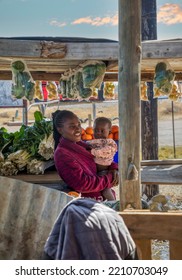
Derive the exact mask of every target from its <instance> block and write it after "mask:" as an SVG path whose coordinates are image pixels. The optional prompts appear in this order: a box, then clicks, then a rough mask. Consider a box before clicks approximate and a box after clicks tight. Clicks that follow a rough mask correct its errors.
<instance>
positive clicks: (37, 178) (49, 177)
mask: <svg viewBox="0 0 182 280" xmlns="http://www.w3.org/2000/svg"><path fill="white" fill-rule="evenodd" d="M7 177H8V178H12V179H16V180H21V181H24V182H29V183H34V184H40V185H41V184H51V183H52V184H56V183H57V184H59V183H61V182H62V180H61V179H60V177H59V175H58V174H57V172H56V171H46V172H45V174H40V175H34V174H24V173H22V174H18V175H16V176H7Z"/></svg>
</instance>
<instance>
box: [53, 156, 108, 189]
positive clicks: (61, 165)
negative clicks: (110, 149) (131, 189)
mask: <svg viewBox="0 0 182 280" xmlns="http://www.w3.org/2000/svg"><path fill="white" fill-rule="evenodd" d="M56 169H57V172H58V174H59V176H60V177H61V178H62V179H63V180H64V182H65V183H66V184H67V185H68V186H70V187H71V188H72V189H74V190H75V191H78V192H81V193H90V192H100V191H102V190H103V189H105V188H111V187H112V186H113V183H112V182H113V174H112V173H109V174H107V175H103V176H99V175H97V174H91V172H89V171H86V168H84V167H82V166H81V164H80V163H79V162H77V161H76V160H74V159H70V158H66V157H64V162H62V161H59V160H57V161H56Z"/></svg>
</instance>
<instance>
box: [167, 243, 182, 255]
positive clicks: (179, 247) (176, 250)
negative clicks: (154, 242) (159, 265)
mask: <svg viewBox="0 0 182 280" xmlns="http://www.w3.org/2000/svg"><path fill="white" fill-rule="evenodd" d="M169 250H170V252H169V254H170V260H182V242H181V241H175V240H170V241H169Z"/></svg>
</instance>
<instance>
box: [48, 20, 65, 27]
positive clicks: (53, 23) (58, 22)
mask: <svg viewBox="0 0 182 280" xmlns="http://www.w3.org/2000/svg"><path fill="white" fill-rule="evenodd" d="M49 24H50V25H53V26H57V27H64V26H65V25H66V22H60V21H57V20H56V19H53V20H51V21H50V22H49Z"/></svg>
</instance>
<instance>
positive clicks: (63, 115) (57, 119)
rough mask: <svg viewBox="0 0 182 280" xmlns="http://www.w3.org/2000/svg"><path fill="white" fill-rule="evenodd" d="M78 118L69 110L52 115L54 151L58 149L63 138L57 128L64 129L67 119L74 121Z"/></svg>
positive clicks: (57, 111)
mask: <svg viewBox="0 0 182 280" xmlns="http://www.w3.org/2000/svg"><path fill="white" fill-rule="evenodd" d="M74 117H77V116H76V115H75V114H74V113H73V112H71V111H69V110H56V111H55V112H54V113H52V120H53V138H54V143H55V144H54V149H56V148H57V145H58V144H59V139H60V137H61V135H60V133H59V132H58V130H57V128H59V127H63V125H64V122H65V121H66V120H67V119H72V118H74Z"/></svg>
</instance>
